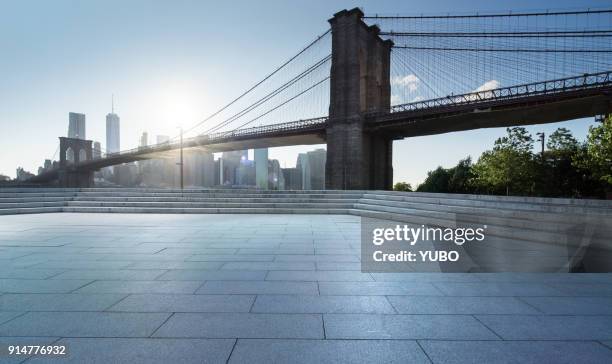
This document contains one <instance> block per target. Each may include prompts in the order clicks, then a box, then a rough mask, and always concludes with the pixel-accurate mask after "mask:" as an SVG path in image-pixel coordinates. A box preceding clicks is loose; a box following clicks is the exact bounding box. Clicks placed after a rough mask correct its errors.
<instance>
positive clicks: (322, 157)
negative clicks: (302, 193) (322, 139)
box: [296, 149, 327, 190]
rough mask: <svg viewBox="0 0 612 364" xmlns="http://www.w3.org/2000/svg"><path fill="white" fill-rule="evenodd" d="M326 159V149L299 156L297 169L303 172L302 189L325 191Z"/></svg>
mask: <svg viewBox="0 0 612 364" xmlns="http://www.w3.org/2000/svg"><path fill="white" fill-rule="evenodd" d="M326 159H327V152H326V151H325V149H317V150H313V151H311V152H308V153H300V154H299V155H298V160H297V163H296V168H298V169H300V170H301V171H302V189H304V190H324V189H325V162H326Z"/></svg>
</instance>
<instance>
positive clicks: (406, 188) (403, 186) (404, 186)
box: [393, 182, 412, 192]
mask: <svg viewBox="0 0 612 364" xmlns="http://www.w3.org/2000/svg"><path fill="white" fill-rule="evenodd" d="M393 190H394V191H402V192H412V186H411V185H410V183H406V182H397V183H396V184H395V185H394V186H393Z"/></svg>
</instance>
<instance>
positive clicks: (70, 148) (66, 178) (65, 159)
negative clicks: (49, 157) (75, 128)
mask: <svg viewBox="0 0 612 364" xmlns="http://www.w3.org/2000/svg"><path fill="white" fill-rule="evenodd" d="M59 139H60V163H59V165H60V171H59V174H58V179H59V186H60V187H84V188H87V187H93V186H94V178H93V175H94V173H93V171H88V170H77V169H76V168H74V164H77V163H79V162H84V161H86V160H91V158H92V155H93V154H92V153H93V151H92V148H91V144H92V141H91V140H84V139H76V138H65V137H60V138H59Z"/></svg>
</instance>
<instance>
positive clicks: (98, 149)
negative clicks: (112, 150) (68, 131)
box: [92, 142, 102, 159]
mask: <svg viewBox="0 0 612 364" xmlns="http://www.w3.org/2000/svg"><path fill="white" fill-rule="evenodd" d="M92 153H93V159H100V158H102V146H101V145H100V142H94V143H93V151H92Z"/></svg>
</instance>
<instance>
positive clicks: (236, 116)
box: [201, 55, 331, 134]
mask: <svg viewBox="0 0 612 364" xmlns="http://www.w3.org/2000/svg"><path fill="white" fill-rule="evenodd" d="M329 60H331V55H328V56H326V57H324V58H323V59H321V60H319V61H318V62H316V63H315V64H314V65H312V66H310V67H308V68H307V69H306V70H305V71H303V72H302V73H300V74H298V75H297V76H295V77H294V78H292V79H291V80H289V81H287V82H286V83H284V84H283V85H281V86H280V87H278V88H276V89H275V90H273V91H272V92H270V93H268V94H267V95H265V96H264V97H262V98H260V99H259V100H257V101H255V102H254V103H252V104H250V105H249V106H247V107H246V108H244V109H242V110H241V111H239V112H237V113H235V114H233V115H232V116H230V117H229V118H227V119H225V120H223V121H221V122H220V123H218V124H216V125H214V126H212V127H210V128H209V129H207V130H206V131H204V132H202V133H201V134H208V133H211V132H215V131H216V130H218V129H220V128H222V127H223V126H226V125H228V124H230V123H231V122H233V121H235V120H237V119H239V118H240V117H242V116H244V115H246V114H247V113H249V112H250V111H252V110H254V109H256V108H257V107H259V106H260V105H262V104H264V103H265V102H266V101H268V100H270V99H272V98H273V97H274V96H276V95H278V94H280V93H281V92H283V91H284V90H286V89H288V88H289V87H290V86H292V85H294V84H295V83H296V82H298V81H299V80H301V79H303V78H304V77H306V76H307V75H309V74H310V73H312V72H313V71H315V70H316V69H317V68H319V67H320V66H322V65H324V64H325V63H326V62H328V61H329Z"/></svg>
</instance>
